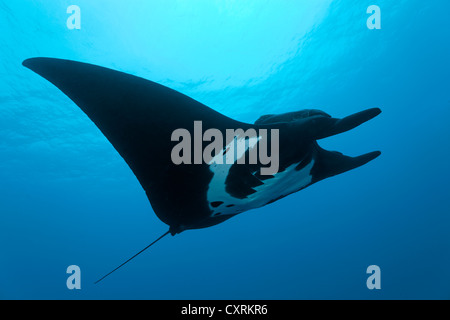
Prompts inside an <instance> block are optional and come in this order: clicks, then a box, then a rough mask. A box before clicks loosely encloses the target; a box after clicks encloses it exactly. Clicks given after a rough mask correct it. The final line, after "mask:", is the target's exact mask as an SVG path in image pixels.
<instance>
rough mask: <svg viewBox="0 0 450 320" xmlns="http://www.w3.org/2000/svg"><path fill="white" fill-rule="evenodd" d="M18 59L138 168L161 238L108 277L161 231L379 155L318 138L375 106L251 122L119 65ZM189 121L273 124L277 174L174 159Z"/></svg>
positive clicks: (209, 219)
mask: <svg viewBox="0 0 450 320" xmlns="http://www.w3.org/2000/svg"><path fill="white" fill-rule="evenodd" d="M23 65H24V66H25V67H27V68H29V69H31V70H32V71H34V72H36V73H37V74H39V75H40V76H42V77H44V78H45V79H47V80H48V81H50V82H51V83H52V84H54V85H55V86H56V87H57V88H59V89H60V90H61V91H62V92H63V93H64V94H66V95H67V96H68V97H69V98H70V99H71V100H72V101H73V102H74V103H75V104H76V105H78V107H79V108H80V109H81V110H82V111H83V112H84V113H85V114H86V115H87V116H88V117H89V118H90V119H91V121H93V122H94V123H95V125H96V126H97V127H98V129H100V131H101V132H102V133H103V134H104V136H105V137H106V138H107V139H108V140H109V142H110V143H111V144H112V145H113V146H114V148H115V149H116V150H117V152H118V153H119V154H120V155H121V156H122V158H123V159H124V160H125V162H126V163H127V164H128V166H129V167H130V168H131V170H132V171H133V173H134V174H135V176H136V178H137V179H138V181H139V182H140V184H141V186H142V188H143V189H144V190H145V193H146V195H147V197H148V199H149V201H150V204H151V207H152V208H153V210H154V212H155V214H156V215H157V217H158V218H159V219H160V220H161V221H162V222H164V223H165V224H167V225H168V226H169V230H168V231H167V232H166V233H165V234H163V235H162V236H161V237H160V238H158V239H157V240H156V241H154V242H152V243H151V244H150V245H148V246H147V247H146V248H144V249H143V250H141V251H140V252H139V253H137V254H136V255H134V256H133V257H132V258H130V259H128V260H127V261H126V262H124V263H123V264H121V265H120V266H119V267H117V268H116V269H114V270H113V271H111V272H110V273H108V274H107V275H106V276H108V275H109V274H111V273H112V272H114V271H115V270H117V269H118V268H120V267H121V266H123V265H124V264H125V263H127V262H129V261H130V260H131V259H133V258H134V257H136V256H137V255H138V254H140V253H141V252H143V251H144V250H146V249H147V248H149V247H150V246H151V245H153V244H154V243H156V242H157V241H158V240H160V239H161V238H163V237H164V236H166V235H167V234H172V235H176V234H179V233H181V232H183V231H185V230H191V229H200V228H207V227H211V226H214V225H217V224H219V223H222V222H224V221H226V220H228V219H230V218H232V217H234V216H236V215H238V214H240V213H242V212H245V211H248V210H251V209H256V208H259V207H262V206H265V205H268V204H270V203H273V202H274V201H277V200H279V199H281V198H283V197H286V196H288V195H290V194H292V193H295V192H297V191H300V190H302V189H304V188H306V187H308V186H310V185H312V184H314V183H316V182H318V181H321V180H323V179H326V178H329V177H332V176H335V175H338V174H341V173H344V172H346V171H349V170H352V169H355V168H357V167H360V166H362V165H364V164H366V163H368V162H369V161H371V160H373V159H375V158H376V157H378V156H379V155H380V154H381V153H380V152H379V151H375V152H370V153H367V154H364V155H361V156H357V157H350V156H345V155H343V154H342V153H339V152H335V151H327V150H324V149H323V148H321V147H320V146H319V144H318V143H317V140H320V139H324V138H327V137H330V136H333V135H336V134H339V133H342V132H345V131H348V130H351V129H353V128H355V127H357V126H359V125H360V124H362V123H364V122H366V121H368V120H370V119H372V118H374V117H375V116H377V115H378V114H380V112H381V110H380V109H379V108H371V109H367V110H365V111H361V112H358V113H355V114H353V115H350V116H347V117H344V118H333V117H331V116H330V115H328V114H327V113H325V112H323V111H320V110H315V109H308V110H300V111H296V112H287V113H283V114H270V115H263V116H261V117H260V118H259V119H258V120H256V122H255V123H253V124H250V123H244V122H240V121H236V120H234V119H231V118H229V117H227V116H225V115H223V114H221V113H219V112H217V111H215V110H213V109H211V108H209V107H207V106H205V105H203V104H202V103H200V102H198V101H196V100H194V99H192V98H190V97H188V96H186V95H184V94H182V93H180V92H177V91H175V90H173V89H170V88H168V87H166V86H163V85H161V84H158V83H155V82H152V81H149V80H146V79H143V78H140V77H137V76H134V75H131V74H127V73H123V72H120V71H115V70H111V69H108V68H104V67H100V66H96V65H92V64H87V63H81V62H76V61H70V60H62V59H54V58H32V59H28V60H25V61H24V62H23ZM195 121H201V122H202V126H203V129H204V130H208V129H217V130H219V131H223V132H225V130H227V129H235V130H237V129H242V130H243V131H245V130H249V129H255V130H264V129H265V130H277V132H278V133H279V141H278V153H279V160H278V161H279V163H278V170H277V172H276V173H274V174H270V175H262V174H261V173H260V170H259V169H261V167H262V164H258V163H256V164H255V163H243V164H238V163H237V161H236V162H235V163H231V164H230V163H223V164H217V163H211V162H209V163H208V162H202V163H196V164H184V163H181V164H176V163H174V161H173V160H172V157H171V153H172V150H173V148H174V145H175V144H176V142H174V141H173V139H172V134H173V132H174V131H175V130H177V129H179V128H184V129H185V130H187V131H189V132H192V131H193V123H194V122H195ZM235 138H236V137H235ZM238 138H239V137H238ZM244 138H245V137H244ZM232 142H233V141H230V140H228V141H225V144H224V148H223V150H220V152H219V153H218V155H216V156H218V157H226V152H227V151H229V149H230V146H231V145H232ZM258 143H260V142H259V141H254V143H253V144H251V143H249V144H247V146H248V147H247V149H246V150H244V151H245V152H244V154H241V156H242V157H243V156H245V154H247V155H248V153H249V151H250V149H251V148H252V147H253V146H254V145H257V144H258ZM272 151H273V150H272ZM236 160H237V159H236ZM106 276H104V277H103V278H101V279H100V280H102V279H104V278H105V277H106ZM100 280H98V281H97V282H99V281H100Z"/></svg>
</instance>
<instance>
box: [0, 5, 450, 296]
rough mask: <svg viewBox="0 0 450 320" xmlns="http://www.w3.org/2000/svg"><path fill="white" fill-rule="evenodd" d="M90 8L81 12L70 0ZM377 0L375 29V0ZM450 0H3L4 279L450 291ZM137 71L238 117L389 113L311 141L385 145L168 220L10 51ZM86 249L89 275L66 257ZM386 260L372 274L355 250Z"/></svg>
mask: <svg viewBox="0 0 450 320" xmlns="http://www.w3.org/2000/svg"><path fill="white" fill-rule="evenodd" d="M71 4H76V5H78V6H79V7H80V8H81V30H69V29H68V28H67V26H66V20H67V19H68V17H69V14H67V13H66V9H67V7H68V6H69V5H71ZM372 4H376V5H378V6H379V7H380V8H381V30H369V29H368V28H367V26H366V20H367V19H368V17H369V15H368V14H367V13H366V9H367V7H368V6H369V5H372ZM449 9H450V3H449V2H448V1H446V0H441V1H439V0H436V1H418V0H408V1H406V0H396V1H387V0H371V1H365V0H363V1H361V0H345V1H344V0H342V1H338V0H337V1H331V0H320V1H319V0H318V1H306V0H304V1H295V2H294V1H262V0H261V1H210V0H204V1H174V0H170V1H144V0H140V1H138V0H132V1H105V0H103V1H88V0H76V1H73V2H72V1H71V2H69V1H62V0H58V1H45V2H44V1H28V0H14V1H6V0H0V30H1V33H0V40H1V46H0V79H1V81H0V182H1V183H0V252H1V254H0V298H1V299H449V298H450V235H449V227H450V194H449V187H448V181H449V179H450V174H449V169H448V163H449V161H450V148H449V143H448V139H449V138H450V125H449V116H450V98H449V89H450V86H449V84H450V81H449V77H450V72H449V71H450V68H449V57H450V41H449V28H448V21H447V20H448V12H449ZM36 56H48V57H56V58H65V59H72V60H77V61H83V62H89V63H93V64H98V65H101V66H105V67H109V68H113V69H118V70H121V71H124V72H128V73H132V74H135V75H138V76H141V77H144V78H147V79H150V80H153V81H157V82H159V83H161V84H164V85H167V86H169V87H171V88H173V89H176V90H179V91H181V92H183V93H185V94H187V95H189V96H191V97H193V98H195V99H197V100H199V101H201V102H202V103H204V104H206V105H208V106H210V107H212V108H214V109H215V110H218V111H220V112H222V113H224V114H226V115H228V116H230V117H232V118H235V119H237V120H241V121H249V122H250V121H254V120H256V119H257V118H258V117H259V116H260V115H261V114H266V113H282V112H287V111H293V110H299V109H304V108H318V109H322V110H324V111H325V112H327V113H329V114H332V115H333V116H335V117H343V116H346V115H349V114H351V113H354V112H358V111H360V110H363V109H367V108H372V107H380V108H381V109H382V110H383V113H382V114H381V115H380V116H379V117H377V118H375V119H374V120H371V121H370V122H368V123H366V124H364V125H363V126H361V127H359V128H357V129H355V130H352V131H351V132H348V133H345V134H341V135H339V136H336V137H332V138H329V139H326V140H323V141H321V142H320V144H321V145H322V146H323V147H325V148H327V149H333V150H339V151H342V152H344V153H346V154H349V155H359V154H362V153H366V152H370V151H373V150H381V151H382V152H383V154H382V156H381V157H379V158H378V159H376V160H375V161H373V162H371V163H370V164H368V165H365V166H363V167H361V168H358V169H356V170H353V171H351V172H347V173H345V174H343V175H340V176H337V177H334V178H330V179H328V180H325V181H322V182H320V183H318V184H316V185H313V186H312V187H310V188H307V189H305V190H303V191H301V192H298V193H296V194H294V195H291V196H289V197H287V198H284V199H282V200H280V201H278V202H276V203H274V204H271V205H269V206H266V207H264V208H261V209H258V210H253V211H249V212H246V213H244V214H242V215H239V216H237V217H235V218H233V219H231V220H229V221H227V222H226V223H223V224H221V225H218V226H215V227H212V228H209V229H204V230H197V231H187V232H185V233H182V234H181V235H178V236H176V237H174V238H172V237H167V238H164V239H163V240H161V242H159V243H158V244H157V245H155V246H154V247H152V248H151V250H149V251H148V252H146V253H144V254H143V255H141V256H139V257H138V258H136V259H135V260H134V261H132V262H131V263H130V264H128V265H127V266H126V267H124V268H123V269H120V270H119V271H117V272H116V273H114V274H113V275H111V276H110V277H109V278H107V279H105V280H104V281H103V282H101V283H100V284H98V285H94V284H93V282H94V281H95V280H97V279H98V278H99V277H101V276H102V275H104V274H105V273H107V272H109V271H110V270H112V269H113V268H114V267H116V266H117V265H118V264H120V263H121V262H123V261H124V260H125V259H127V258H129V257H130V256H131V255H132V254H134V253H136V252H137V251H139V250H140V249H142V248H143V247H145V246H146V245H147V244H148V243H150V242H151V241H152V240H154V239H155V238H157V237H158V236H159V235H161V234H162V233H164V232H165V231H166V230H167V226H166V225H164V224H163V223H162V222H160V221H159V220H158V219H157V218H156V216H155V215H154V213H153V210H152V209H151V206H150V205H149V203H148V200H147V198H146V196H145V193H144V191H143V190H142V188H141V187H140V185H139V183H138V181H137V179H136V178H135V177H134V175H133V173H132V172H131V170H130V169H129V168H128V167H127V165H126V164H125V162H124V161H123V159H122V158H121V157H120V156H119V155H118V154H117V152H116V151H115V150H114V148H113V147H112V146H111V145H110V144H109V142H108V141H107V140H106V138H104V137H103V135H102V134H101V133H100V131H99V130H98V129H97V128H96V127H95V125H94V124H93V123H91V122H90V120H89V119H88V118H87V117H86V116H85V115H84V114H83V113H82V112H81V111H80V110H79V109H78V107H77V106H76V105H75V104H74V103H73V102H71V101H70V100H69V99H68V98H67V97H66V96H65V95H64V94H62V93H61V92H60V91H59V90H58V89H56V88H55V87H54V86H53V85H51V84H50V83H48V82H47V81H45V80H44V79H42V78H40V77H39V76H37V75H36V74H34V73H32V72H31V71H30V70H28V69H26V68H24V67H22V66H21V63H22V61H23V60H24V59H27V58H30V57H36ZM70 265H78V266H79V267H80V268H81V283H82V284H81V285H82V288H81V290H68V289H67V287H66V279H67V277H68V276H69V275H68V274H67V273H66V269H67V267H68V266H70ZM369 265H378V266H379V267H380V269H381V289H380V290H369V289H368V288H367V287H366V279H367V277H368V276H369V275H368V274H366V268H367V267H368V266H369Z"/></svg>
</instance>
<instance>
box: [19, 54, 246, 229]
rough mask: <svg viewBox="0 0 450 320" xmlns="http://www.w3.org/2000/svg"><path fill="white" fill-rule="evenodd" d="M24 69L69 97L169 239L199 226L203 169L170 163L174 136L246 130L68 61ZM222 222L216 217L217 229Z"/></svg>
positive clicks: (203, 208) (164, 93)
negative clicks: (127, 172)
mask: <svg viewBox="0 0 450 320" xmlns="http://www.w3.org/2000/svg"><path fill="white" fill-rule="evenodd" d="M23 65H24V66H25V67H27V68H29V69H31V70H33V71H34V72H36V73H38V74H39V75H41V76H42V77H44V78H45V79H47V80H48V81H50V82H51V83H53V84H54V85H55V86H56V87H58V88H59V89H60V90H61V91H62V92H64V93H65V94H66V95H67V96H68V97H69V98H70V99H72V100H73V101H74V102H75V103H76V104H77V105H78V106H79V107H80V108H81V109H82V110H83V111H84V113H86V115H87V116H88V117H89V118H90V119H91V120H92V121H93V122H94V123H95V124H96V126H97V127H98V128H99V129H100V130H101V132H102V133H103V134H104V135H105V136H106V138H107V139H108V140H109V141H110V142H111V143H112V145H113V146H114V148H115V149H116V150H117V151H118V152H119V154H120V155H121V156H122V157H123V158H124V160H125V161H126V162H127V164H128V165H129V166H130V168H131V169H132V170H133V172H134V174H135V175H136V177H137V179H138V180H139V182H140V183H141V185H142V187H143V188H144V190H145V191H146V193H147V196H148V198H149V200H150V202H151V204H152V207H153V209H154V211H155V213H156V214H157V216H158V217H159V218H160V219H161V220H162V221H163V222H165V223H166V224H168V225H169V226H170V227H171V230H172V233H177V232H180V231H182V230H184V229H188V228H193V227H199V226H201V224H202V223H201V221H202V220H203V219H204V218H205V217H209V214H210V208H209V206H208V203H207V199H206V189H207V188H208V183H209V181H210V180H211V178H212V175H213V174H212V173H211V171H210V170H209V169H208V165H206V164H198V165H178V166H177V165H175V164H174V163H173V162H172V159H171V150H172V148H173V147H174V145H175V144H176V143H177V142H172V141H171V136H172V133H173V131H174V130H176V129H178V128H184V129H187V130H188V131H190V132H191V133H192V131H193V125H194V121H202V127H203V130H204V131H205V130H207V129H209V128H216V129H219V130H225V129H227V128H229V129H237V128H242V129H244V130H245V129H246V128H247V126H248V125H247V124H244V123H240V122H238V121H235V120H233V119H230V118H228V117H226V116H224V115H222V114H220V113H218V112H216V111H214V110H212V109H210V108H208V107H206V106H205V105H203V104H201V103H199V102H197V101H195V100H193V99H191V98H189V97H187V96H185V95H183V94H181V93H179V92H177V91H174V90H172V89H169V88H167V87H164V86H162V85H159V84H157V83H154V82H151V81H148V80H145V79H142V78H139V77H136V76H133V75H130V74H126V73H122V72H118V71H114V70H111V69H106V68H102V67H99V66H95V65H91V64H85V63H80V62H75V61H69V60H60V59H52V58H33V59H29V60H26V61H24V63H23ZM225 219H226V218H217V221H215V222H211V221H210V220H208V222H207V224H215V223H218V222H221V221H220V220H222V221H223V220H225Z"/></svg>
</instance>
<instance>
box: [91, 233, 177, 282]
mask: <svg viewBox="0 0 450 320" xmlns="http://www.w3.org/2000/svg"><path fill="white" fill-rule="evenodd" d="M169 233H170V230H169V231H167V232H166V233H164V234H163V235H162V236H160V237H159V238H158V239H156V240H155V241H153V242H152V243H150V244H149V245H148V246H146V247H145V248H144V249H142V250H141V251H139V252H138V253H136V254H135V255H134V256H132V257H131V258H130V259H128V260H127V261H125V262H124V263H122V264H121V265H120V266H118V267H117V268H115V269H114V270H113V271H111V272H110V273H108V274H106V275H104V276H103V277H102V278H100V279H98V280H97V281H95V282H94V284H97V283H99V282H100V281H102V280H103V279H105V278H106V277H107V276H109V275H110V274H111V273H113V272H114V271H116V270H118V269H119V268H121V267H123V266H124V265H125V264H127V263H128V262H130V261H131V260H133V259H134V258H136V257H137V256H138V255H140V254H141V253H142V252H144V251H145V250H147V249H148V248H150V247H151V246H152V245H154V244H155V243H156V242H158V241H159V240H161V239H162V238H164V237H165V236H167V235H168V234H169Z"/></svg>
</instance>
